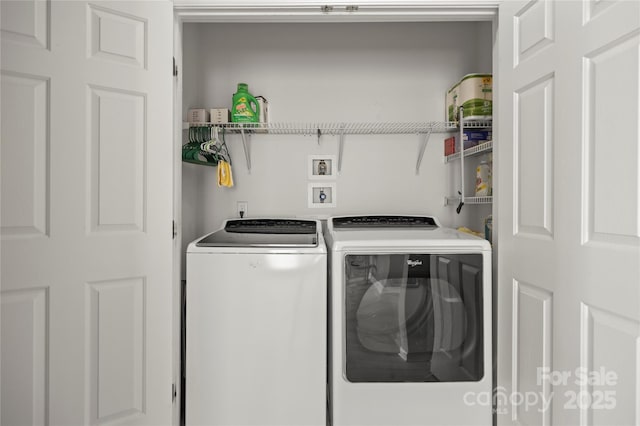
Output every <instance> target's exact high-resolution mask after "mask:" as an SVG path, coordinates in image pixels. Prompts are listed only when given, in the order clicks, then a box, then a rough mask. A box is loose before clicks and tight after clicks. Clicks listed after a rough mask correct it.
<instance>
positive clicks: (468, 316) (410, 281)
mask: <svg viewBox="0 0 640 426" xmlns="http://www.w3.org/2000/svg"><path fill="white" fill-rule="evenodd" d="M482 285H483V282H482V254H379V255H357V254H349V255H347V256H345V295H344V296H345V297H344V300H345V313H344V314H345V315H344V318H345V336H346V342H345V344H346V360H345V376H346V378H347V380H349V381H350V382H443V381H478V380H480V379H481V378H482V377H483V374H484V371H483V336H482Z"/></svg>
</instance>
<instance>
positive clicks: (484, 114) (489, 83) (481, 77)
mask: <svg viewBox="0 0 640 426" xmlns="http://www.w3.org/2000/svg"><path fill="white" fill-rule="evenodd" d="M457 89H458V99H457V101H458V102H457V105H456V107H460V106H462V107H464V118H465V119H466V120H486V119H490V118H491V116H492V115H493V77H492V75H491V74H467V75H465V76H464V77H462V80H460V84H459V85H458V87H457ZM456 109H457V108H456ZM457 115H458V114H457V113H456V118H457Z"/></svg>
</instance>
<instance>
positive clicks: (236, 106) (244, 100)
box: [231, 83, 260, 123]
mask: <svg viewBox="0 0 640 426" xmlns="http://www.w3.org/2000/svg"><path fill="white" fill-rule="evenodd" d="M258 115H259V114H258V101H257V100H256V98H254V97H253V95H251V93H249V86H248V85H247V84H246V83H238V91H237V92H236V93H234V94H233V107H232V109H231V121H233V122H234V123H258V121H259V119H260V117H259V116H258Z"/></svg>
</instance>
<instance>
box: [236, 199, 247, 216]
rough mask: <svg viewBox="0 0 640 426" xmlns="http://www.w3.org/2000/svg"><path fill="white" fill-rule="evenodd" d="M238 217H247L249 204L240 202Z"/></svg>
mask: <svg viewBox="0 0 640 426" xmlns="http://www.w3.org/2000/svg"><path fill="white" fill-rule="evenodd" d="M237 206H238V209H237V211H238V216H239V217H245V216H246V215H247V211H248V210H249V203H248V202H246V201H238V204H237Z"/></svg>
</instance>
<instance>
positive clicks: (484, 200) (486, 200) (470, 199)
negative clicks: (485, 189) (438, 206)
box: [444, 196, 493, 206]
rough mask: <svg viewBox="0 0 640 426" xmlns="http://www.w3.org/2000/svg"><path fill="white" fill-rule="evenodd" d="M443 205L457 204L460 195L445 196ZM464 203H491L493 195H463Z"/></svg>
mask: <svg viewBox="0 0 640 426" xmlns="http://www.w3.org/2000/svg"><path fill="white" fill-rule="evenodd" d="M444 203H445V205H447V206H457V205H458V204H460V197H459V196H456V197H445V200H444ZM464 203H465V204H491V203H493V197H492V196H489V197H464Z"/></svg>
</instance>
